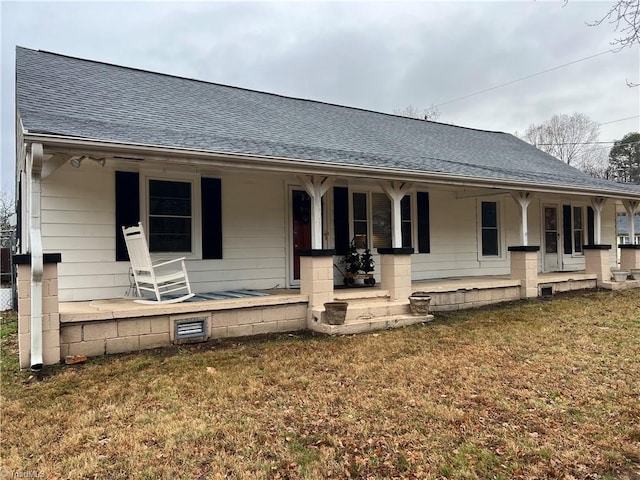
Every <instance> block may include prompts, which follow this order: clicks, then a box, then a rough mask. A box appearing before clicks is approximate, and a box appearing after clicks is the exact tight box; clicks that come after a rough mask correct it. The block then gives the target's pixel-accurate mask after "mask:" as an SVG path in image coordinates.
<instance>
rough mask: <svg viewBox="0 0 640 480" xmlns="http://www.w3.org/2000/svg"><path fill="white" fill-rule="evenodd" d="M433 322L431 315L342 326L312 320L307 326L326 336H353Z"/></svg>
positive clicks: (381, 319)
mask: <svg viewBox="0 0 640 480" xmlns="http://www.w3.org/2000/svg"><path fill="white" fill-rule="evenodd" d="M431 320H433V315H411V314H408V315H407V314H405V315H388V316H384V317H376V318H368V319H363V318H360V319H357V320H351V321H349V320H347V321H345V323H344V324H343V325H329V324H327V323H321V322H319V321H317V320H315V319H314V320H313V321H312V322H311V324H310V325H309V328H310V330H312V331H314V332H318V333H324V334H327V335H354V334H356V333H365V332H374V331H376V330H387V329H390V328H399V327H406V326H408V325H415V324H417V323H425V322H430V321H431Z"/></svg>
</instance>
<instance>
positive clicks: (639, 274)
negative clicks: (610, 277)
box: [631, 268, 640, 280]
mask: <svg viewBox="0 0 640 480" xmlns="http://www.w3.org/2000/svg"><path fill="white" fill-rule="evenodd" d="M631 277H632V278H633V279H634V280H640V268H632V269H631Z"/></svg>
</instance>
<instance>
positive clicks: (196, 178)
mask: <svg viewBox="0 0 640 480" xmlns="http://www.w3.org/2000/svg"><path fill="white" fill-rule="evenodd" d="M139 178H140V180H139V181H140V221H141V222H142V225H143V227H144V230H145V233H146V234H147V242H148V241H149V181H150V180H161V181H168V182H185V183H190V184H191V252H151V257H152V258H166V257H185V258H187V259H189V260H199V259H202V208H201V205H200V203H201V200H200V199H201V196H200V174H199V173H195V172H194V173H192V174H184V173H172V172H165V171H156V170H147V171H141V172H140V177H139Z"/></svg>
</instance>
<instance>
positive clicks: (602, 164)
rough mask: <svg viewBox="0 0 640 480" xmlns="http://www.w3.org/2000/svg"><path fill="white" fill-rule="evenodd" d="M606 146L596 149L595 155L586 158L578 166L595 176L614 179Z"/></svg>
mask: <svg viewBox="0 0 640 480" xmlns="http://www.w3.org/2000/svg"><path fill="white" fill-rule="evenodd" d="M607 150H608V149H605V148H599V149H597V150H596V149H594V152H593V155H591V156H589V157H587V158H584V159H583V160H582V162H581V163H580V165H576V166H577V168H579V169H580V170H582V171H583V172H584V173H586V174H587V175H591V176H592V177H594V178H602V179H605V180H611V179H612V170H611V168H610V166H609V159H608V156H607V155H608V154H607Z"/></svg>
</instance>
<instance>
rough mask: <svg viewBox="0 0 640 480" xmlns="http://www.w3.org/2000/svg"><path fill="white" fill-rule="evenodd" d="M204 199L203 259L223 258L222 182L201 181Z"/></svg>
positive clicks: (214, 179) (217, 179) (215, 180)
mask: <svg viewBox="0 0 640 480" xmlns="http://www.w3.org/2000/svg"><path fill="white" fill-rule="evenodd" d="M200 186H201V195H200V197H201V199H202V258H203V259H219V258H222V182H221V181H220V179H219V178H202V179H200Z"/></svg>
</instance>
